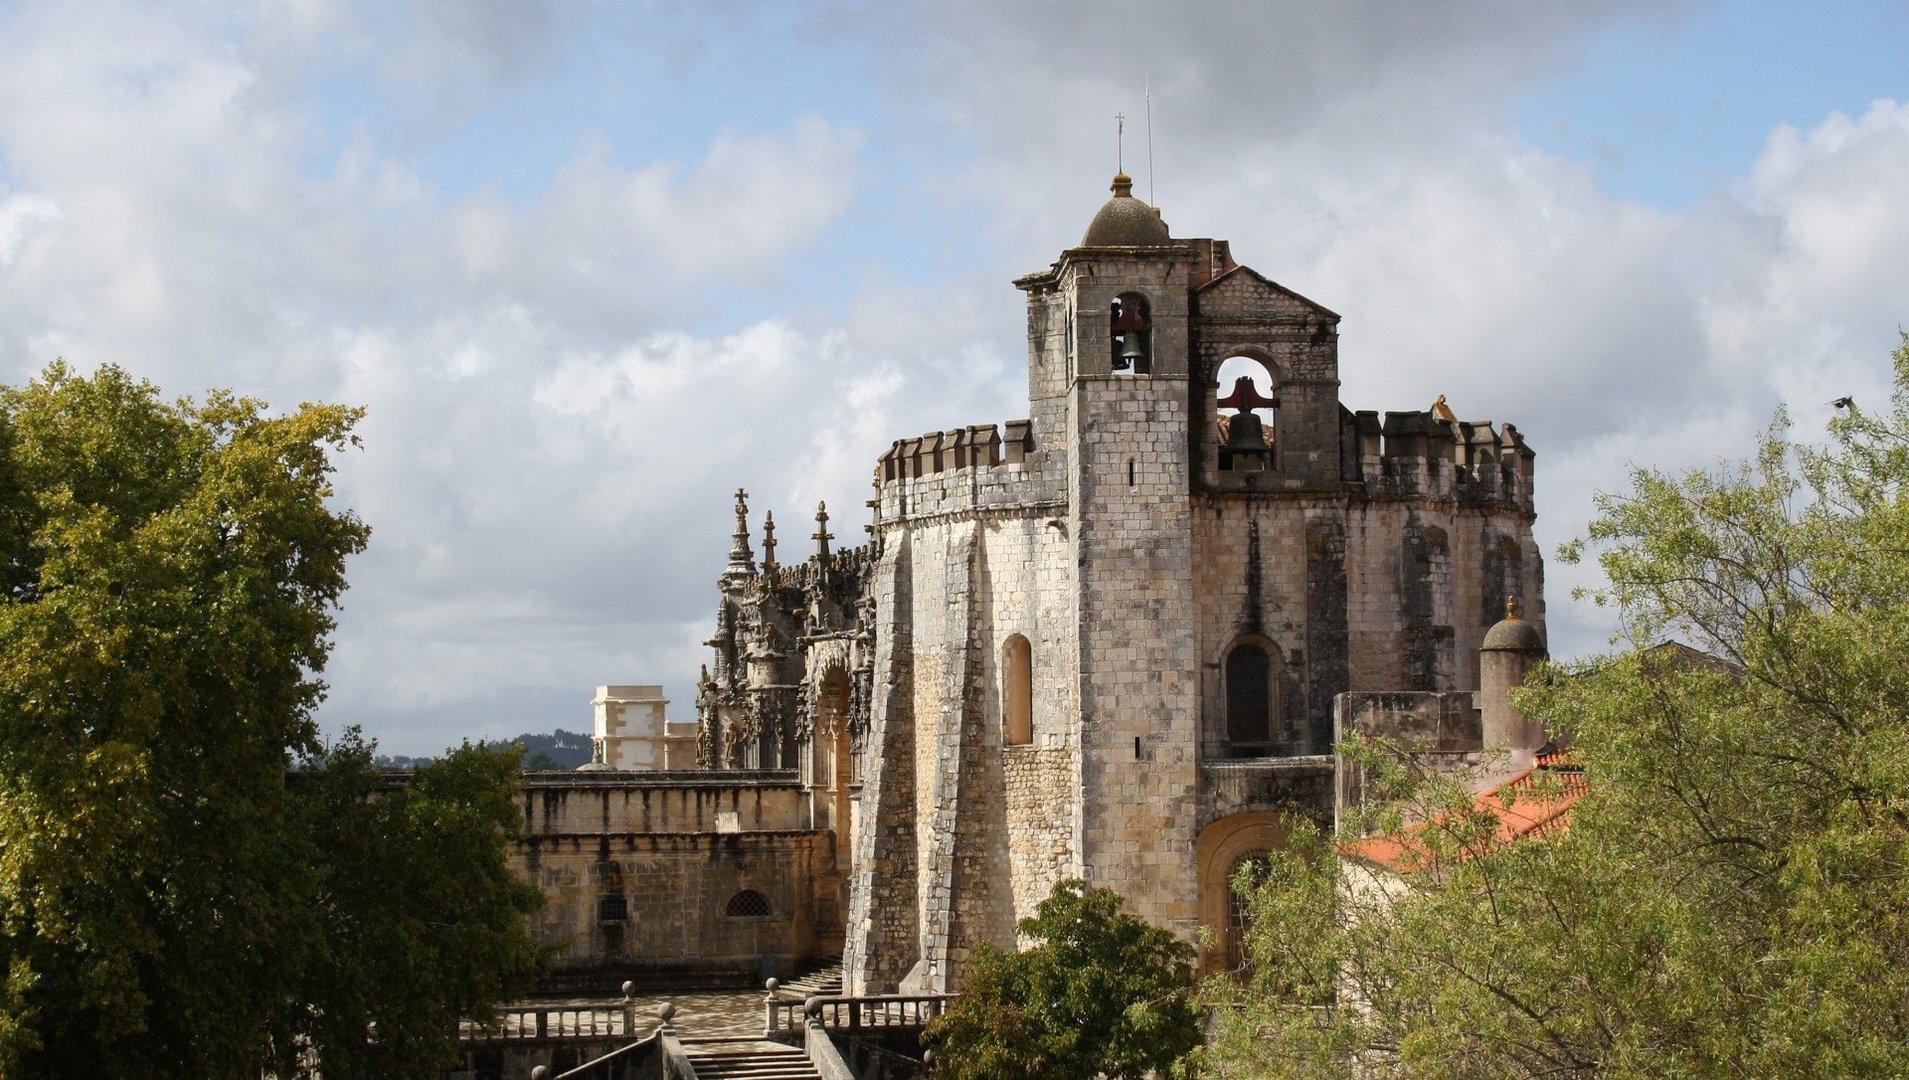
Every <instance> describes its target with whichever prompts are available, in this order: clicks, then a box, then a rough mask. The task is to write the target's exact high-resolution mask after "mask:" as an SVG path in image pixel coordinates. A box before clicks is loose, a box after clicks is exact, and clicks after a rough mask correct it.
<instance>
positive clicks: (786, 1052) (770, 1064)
mask: <svg viewBox="0 0 1909 1080" xmlns="http://www.w3.org/2000/svg"><path fill="white" fill-rule="evenodd" d="M683 1051H684V1052H685V1053H686V1054H688V1055H689V1063H690V1065H691V1066H693V1067H694V1068H695V1069H696V1080H821V1074H819V1073H817V1072H816V1071H815V1066H813V1065H811V1064H809V1055H808V1053H807V1052H806V1051H804V1050H801V1049H799V1048H797V1047H794V1046H784V1045H782V1044H781V1043H777V1042H767V1041H747V1042H742V1041H729V1042H710V1043H685V1044H684V1045H683Z"/></svg>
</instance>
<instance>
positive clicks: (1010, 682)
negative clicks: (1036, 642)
mask: <svg viewBox="0 0 1909 1080" xmlns="http://www.w3.org/2000/svg"><path fill="white" fill-rule="evenodd" d="M1001 741H1002V742H1004V743H1006V744H1007V745H1009V746H1026V745H1027V744H1028V743H1031V742H1033V741H1034V653H1033V649H1032V648H1030V647H1029V645H1028V643H1027V639H1026V638H1024V637H1022V636H1021V635H1019V634H1015V635H1013V636H1011V637H1009V638H1008V639H1007V642H1006V643H1005V644H1004V645H1002V646H1001Z"/></svg>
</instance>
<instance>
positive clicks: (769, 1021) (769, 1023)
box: [762, 979, 782, 1035]
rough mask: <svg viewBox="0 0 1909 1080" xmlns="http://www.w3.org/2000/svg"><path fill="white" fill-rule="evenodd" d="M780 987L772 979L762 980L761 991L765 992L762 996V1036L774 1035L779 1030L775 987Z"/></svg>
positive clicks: (779, 984)
mask: <svg viewBox="0 0 1909 1080" xmlns="http://www.w3.org/2000/svg"><path fill="white" fill-rule="evenodd" d="M781 985H782V984H781V983H779V982H776V981H775V980H774V979H767V980H764V982H763V984H762V989H763V990H764V991H765V992H764V993H763V995H762V1033H763V1034H764V1035H774V1034H775V1033H776V1032H777V1031H778V1030H780V1025H779V1023H778V1022H777V1020H776V987H778V986H781Z"/></svg>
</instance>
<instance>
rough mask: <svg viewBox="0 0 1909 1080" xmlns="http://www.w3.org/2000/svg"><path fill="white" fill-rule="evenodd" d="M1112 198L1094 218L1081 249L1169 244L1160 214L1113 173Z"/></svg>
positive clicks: (1128, 182) (1121, 176)
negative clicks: (1138, 197)
mask: <svg viewBox="0 0 1909 1080" xmlns="http://www.w3.org/2000/svg"><path fill="white" fill-rule="evenodd" d="M1113 192H1114V197H1113V198H1111V199H1108V200H1107V204H1106V205H1105V206H1102V207H1101V208H1100V213H1098V214H1095V215H1094V220H1093V223H1092V224H1090V225H1088V226H1087V235H1086V236H1083V237H1081V240H1080V246H1081V247H1158V246H1160V245H1163V244H1171V243H1173V238H1172V237H1170V236H1168V235H1167V223H1166V222H1164V221H1162V220H1160V212H1159V211H1158V210H1155V209H1154V208H1153V207H1151V206H1148V205H1147V204H1146V203H1144V202H1142V201H1140V200H1139V199H1136V198H1134V197H1133V181H1132V180H1130V179H1128V177H1127V174H1126V173H1115V174H1114V184H1113Z"/></svg>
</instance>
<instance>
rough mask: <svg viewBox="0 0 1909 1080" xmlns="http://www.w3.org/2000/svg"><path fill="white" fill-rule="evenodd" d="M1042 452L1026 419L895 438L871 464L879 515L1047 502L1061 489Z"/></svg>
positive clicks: (913, 514) (889, 516) (890, 518)
mask: <svg viewBox="0 0 1909 1080" xmlns="http://www.w3.org/2000/svg"><path fill="white" fill-rule="evenodd" d="M1046 456H1047V452H1046V450H1045V449H1044V448H1041V447H1038V446H1037V445H1036V442H1035V438H1034V423H1033V421H1031V420H1010V421H1008V422H1007V423H1006V424H1005V425H1002V426H1001V427H996V426H995V425H993V424H973V425H970V426H968V427H965V428H952V429H949V430H947V431H931V432H929V433H927V434H926V435H922V436H920V437H918V438H913V439H896V440H895V441H894V443H892V444H891V445H890V446H889V448H888V450H887V451H885V452H884V453H883V454H882V456H881V458H880V459H878V463H877V465H876V473H875V474H876V478H877V485H878V487H879V489H880V496H879V499H878V502H877V505H878V507H879V511H880V520H882V521H884V522H888V521H898V520H902V519H907V518H918V517H924V516H933V515H937V514H946V513H954V512H959V511H963V510H979V509H990V508H1005V507H1012V506H1016V505H1021V504H1028V503H1042V504H1045V503H1047V502H1050V501H1053V500H1055V499H1058V498H1060V497H1061V496H1062V492H1063V489H1062V487H1061V479H1060V477H1059V476H1058V474H1053V475H1050V470H1047V469H1044V468H1043V467H1042V466H1043V464H1044V462H1045V459H1046Z"/></svg>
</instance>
